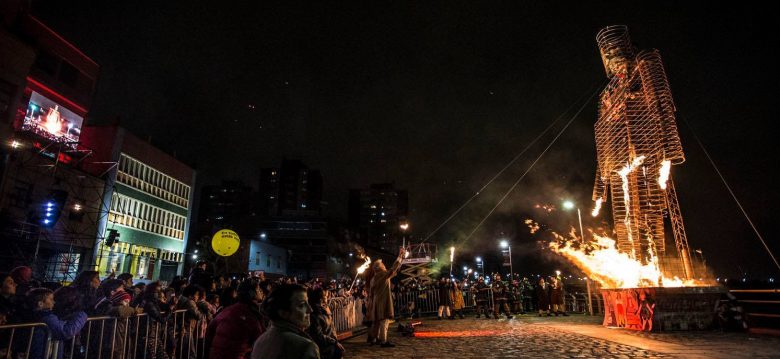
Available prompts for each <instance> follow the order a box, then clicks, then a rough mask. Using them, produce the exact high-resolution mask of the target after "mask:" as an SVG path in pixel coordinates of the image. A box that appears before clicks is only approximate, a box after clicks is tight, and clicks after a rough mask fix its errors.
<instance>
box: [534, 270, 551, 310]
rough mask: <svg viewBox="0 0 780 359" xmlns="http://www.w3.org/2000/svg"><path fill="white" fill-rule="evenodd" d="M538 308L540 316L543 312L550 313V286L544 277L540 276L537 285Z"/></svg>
mask: <svg viewBox="0 0 780 359" xmlns="http://www.w3.org/2000/svg"><path fill="white" fill-rule="evenodd" d="M536 308H538V309H539V316H540V317H541V316H542V314H545V313H546V314H547V316H548V317H549V316H551V315H550V286H549V285H547V282H545V281H544V278H539V285H537V286H536Z"/></svg>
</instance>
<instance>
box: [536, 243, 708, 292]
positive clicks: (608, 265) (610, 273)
mask: <svg viewBox="0 0 780 359" xmlns="http://www.w3.org/2000/svg"><path fill="white" fill-rule="evenodd" d="M553 234H554V235H555V237H556V239H557V241H555V242H551V243H550V245H549V246H550V249H551V250H552V251H553V252H555V253H558V254H560V255H562V256H564V257H566V259H568V260H570V261H571V262H572V263H574V264H575V265H576V266H577V267H578V268H579V269H581V270H582V271H583V272H585V274H586V275H587V276H588V277H590V278H591V279H593V280H595V281H597V282H599V283H600V284H601V287H602V288H645V287H699V286H707V285H709V284H707V283H704V282H700V281H696V280H682V279H680V278H677V277H674V276H671V277H669V276H666V275H665V274H664V273H662V272H661V270H660V269H659V266H658V258H657V257H655V256H653V257H651V259H650V261H649V262H648V263H642V262H640V261H638V260H636V259H634V258H632V257H631V256H629V255H628V254H627V253H622V252H619V251H618V250H617V248H616V246H615V240H613V239H612V238H609V237H602V236H599V235H596V234H594V235H593V241H592V242H591V243H588V244H587V245H585V246H581V245H580V241H579V240H578V239H566V238H563V237H562V236H560V235H558V234H556V233H553Z"/></svg>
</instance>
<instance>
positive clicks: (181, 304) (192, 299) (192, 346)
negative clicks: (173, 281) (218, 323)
mask: <svg viewBox="0 0 780 359" xmlns="http://www.w3.org/2000/svg"><path fill="white" fill-rule="evenodd" d="M203 292H204V290H203V287H201V286H199V285H197V284H195V285H188V286H186V287H185V288H184V290H182V293H181V296H180V297H179V299H178V301H177V302H176V309H177V310H185V312H184V319H183V323H184V324H183V328H182V329H183V330H182V333H181V336H182V337H183V338H182V339H181V343H180V344H179V345H178V346H177V348H178V349H179V350H189V358H195V356H196V355H197V346H196V338H197V336H196V334H197V329H198V321H200V320H203V319H204V315H203V313H201V311H200V310H199V309H198V305H197V303H198V301H199V300H200V294H201V293H203ZM194 335H195V336H194ZM179 354H180V355H178V356H177V357H181V356H187V355H188V354H187V353H184V352H182V353H179Z"/></svg>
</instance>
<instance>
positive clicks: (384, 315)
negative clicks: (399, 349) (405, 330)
mask: <svg viewBox="0 0 780 359" xmlns="http://www.w3.org/2000/svg"><path fill="white" fill-rule="evenodd" d="M405 253H406V250H405V249H404V248H401V249H400V250H399V253H398V257H397V258H396V259H395V262H394V263H393V266H392V267H391V268H390V270H387V268H385V265H384V263H382V260H381V259H380V260H377V261H375V262H374V264H373V266H372V269H373V276H372V278H371V281H370V284H369V286H370V287H369V297H370V300H369V305H368V308H367V312H366V317H367V319H368V320H370V321H371V322H372V323H371V331H370V332H369V340H371V339H373V340H374V341H376V342H377V343H379V344H381V346H382V347H394V346H395V344H393V343H391V342H389V341H388V340H387V327H388V326H389V325H390V319H393V317H394V313H393V297H392V295H391V293H390V280H391V279H392V278H393V277H395V276H396V274H398V269H400V268H401V260H402V259H403V257H404V254H405Z"/></svg>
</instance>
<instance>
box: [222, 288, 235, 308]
mask: <svg viewBox="0 0 780 359" xmlns="http://www.w3.org/2000/svg"><path fill="white" fill-rule="evenodd" d="M237 300H238V292H237V291H236V288H234V287H226V288H225V289H223V290H222V294H220V295H219V303H220V304H221V305H222V308H227V307H229V306H231V305H233V303H236V301H237Z"/></svg>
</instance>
